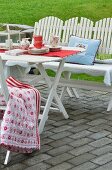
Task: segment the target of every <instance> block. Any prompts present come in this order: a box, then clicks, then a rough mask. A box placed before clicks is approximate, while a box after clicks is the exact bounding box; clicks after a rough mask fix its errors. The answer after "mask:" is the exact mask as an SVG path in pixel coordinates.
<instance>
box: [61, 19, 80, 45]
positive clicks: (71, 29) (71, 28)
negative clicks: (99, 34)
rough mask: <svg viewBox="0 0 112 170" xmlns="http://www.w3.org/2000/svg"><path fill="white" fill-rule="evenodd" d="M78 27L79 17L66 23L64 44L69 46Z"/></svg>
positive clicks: (63, 36)
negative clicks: (70, 39) (71, 37)
mask: <svg viewBox="0 0 112 170" xmlns="http://www.w3.org/2000/svg"><path fill="white" fill-rule="evenodd" d="M77 25H78V17H76V18H71V19H68V20H66V21H65V24H64V26H63V35H62V44H68V41H69V38H70V36H71V35H76V31H77Z"/></svg>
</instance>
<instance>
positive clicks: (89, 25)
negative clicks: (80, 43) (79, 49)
mask: <svg viewBox="0 0 112 170" xmlns="http://www.w3.org/2000/svg"><path fill="white" fill-rule="evenodd" d="M92 32H93V21H91V20H89V19H87V18H83V17H81V20H80V23H79V24H78V27H77V34H76V35H77V36H79V37H82V38H90V39H91V38H92Z"/></svg>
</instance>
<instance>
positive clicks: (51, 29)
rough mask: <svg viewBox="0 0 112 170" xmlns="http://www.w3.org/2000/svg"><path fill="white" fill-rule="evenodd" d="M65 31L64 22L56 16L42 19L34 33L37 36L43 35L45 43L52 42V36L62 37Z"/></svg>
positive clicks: (36, 25)
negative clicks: (63, 30)
mask: <svg viewBox="0 0 112 170" xmlns="http://www.w3.org/2000/svg"><path fill="white" fill-rule="evenodd" d="M62 29H63V21H62V20H61V19H59V18H57V17H54V16H48V17H45V18H42V19H40V20H39V21H38V24H37V23H36V24H35V28H34V33H35V34H36V35H42V36H43V40H44V43H49V42H50V36H51V35H57V36H60V37H61V33H62Z"/></svg>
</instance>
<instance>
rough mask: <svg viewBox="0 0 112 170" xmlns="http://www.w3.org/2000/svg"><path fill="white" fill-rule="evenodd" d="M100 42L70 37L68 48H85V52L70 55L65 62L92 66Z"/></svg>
mask: <svg viewBox="0 0 112 170" xmlns="http://www.w3.org/2000/svg"><path fill="white" fill-rule="evenodd" d="M100 42H101V41H100V40H94V39H85V38H80V37H76V36H71V37H70V40H69V44H68V46H69V47H81V48H85V52H82V53H79V54H77V55H71V56H70V57H68V58H67V59H66V62H69V63H77V64H85V65H92V64H94V60H95V56H96V53H97V50H98V48H99V45H100Z"/></svg>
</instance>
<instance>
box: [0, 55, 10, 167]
mask: <svg viewBox="0 0 112 170" xmlns="http://www.w3.org/2000/svg"><path fill="white" fill-rule="evenodd" d="M0 94H3V95H4V99H5V102H6V104H7V102H8V98H9V91H8V87H7V84H6V81H5V76H4V72H3V65H2V60H1V56H0ZM5 109H6V106H3V105H0V110H5ZM9 154H10V151H7V153H6V157H5V161H4V164H5V165H6V164H7V163H8V159H9Z"/></svg>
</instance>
